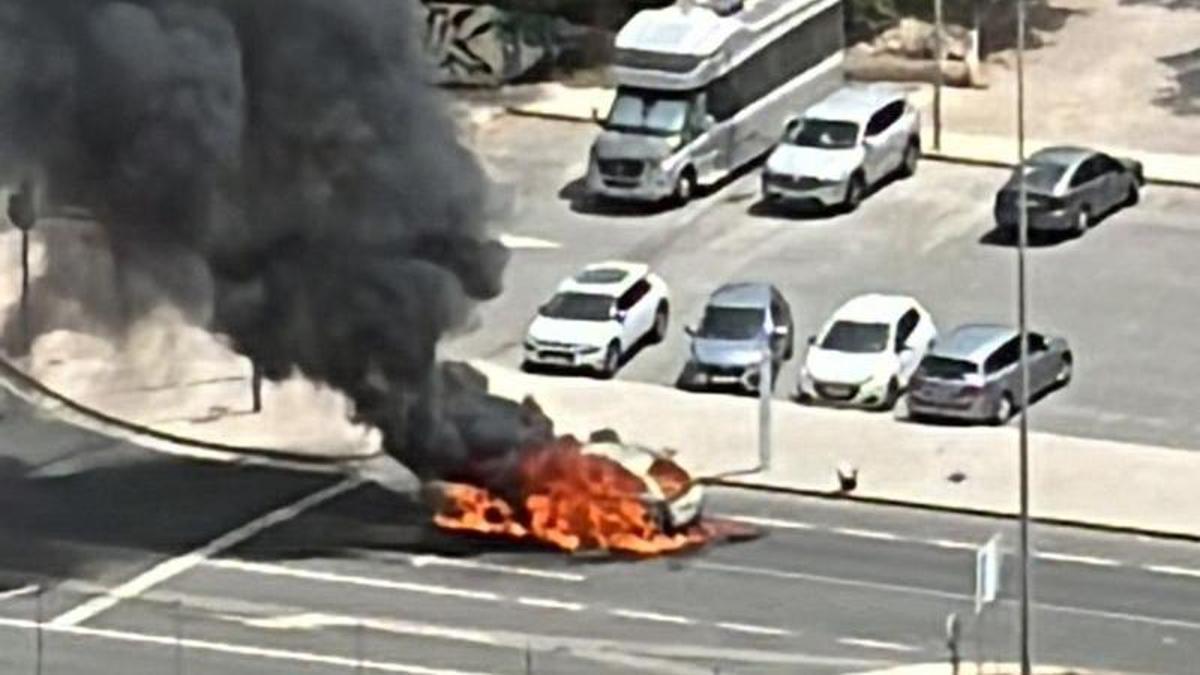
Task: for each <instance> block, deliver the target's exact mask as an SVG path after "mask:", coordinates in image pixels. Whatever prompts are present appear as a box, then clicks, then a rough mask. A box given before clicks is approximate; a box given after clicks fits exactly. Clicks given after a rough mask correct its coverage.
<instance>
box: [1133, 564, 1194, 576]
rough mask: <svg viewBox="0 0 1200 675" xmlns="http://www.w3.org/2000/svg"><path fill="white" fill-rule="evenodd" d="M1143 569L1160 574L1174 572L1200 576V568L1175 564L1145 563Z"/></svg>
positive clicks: (1178, 574)
mask: <svg viewBox="0 0 1200 675" xmlns="http://www.w3.org/2000/svg"><path fill="white" fill-rule="evenodd" d="M1142 569H1144V570H1147V571H1150V572H1157V573H1158V574H1174V575H1176V576H1182V577H1200V569H1194V568H1190V567H1175V566H1173V565H1145V566H1143V567H1142Z"/></svg>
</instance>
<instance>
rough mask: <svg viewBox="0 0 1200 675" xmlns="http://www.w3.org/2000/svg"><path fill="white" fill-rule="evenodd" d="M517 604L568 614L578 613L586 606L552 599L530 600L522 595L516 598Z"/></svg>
mask: <svg viewBox="0 0 1200 675" xmlns="http://www.w3.org/2000/svg"><path fill="white" fill-rule="evenodd" d="M517 602H518V603H520V604H522V605H527V606H529V607H541V608H543V609H565V610H567V611H568V612H579V611H582V610H583V609H584V608H585V607H586V605H583V604H580V603H578V602H563V601H562V600H555V599H554V598H531V597H528V596H524V595H523V596H521V597H519V598H517Z"/></svg>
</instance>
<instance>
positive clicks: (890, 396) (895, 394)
mask: <svg viewBox="0 0 1200 675" xmlns="http://www.w3.org/2000/svg"><path fill="white" fill-rule="evenodd" d="M899 398H900V382H899V380H897V379H896V378H894V377H893V378H892V379H890V380H888V386H887V392H886V393H884V395H883V401H882V402H880V404H879V410H880V412H887V411H889V410H892V409H894V408H895V407H896V401H897V400H898V399H899Z"/></svg>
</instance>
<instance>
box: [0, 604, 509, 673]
mask: <svg viewBox="0 0 1200 675" xmlns="http://www.w3.org/2000/svg"><path fill="white" fill-rule="evenodd" d="M0 627H5V628H17V629H24V630H36V629H37V628H38V624H37V623H36V622H34V621H27V620H24V619H3V618H0ZM42 628H43V629H44V630H47V631H50V632H56V633H63V634H66V635H74V636H77V637H89V638H95V639H99V640H113V641H117V642H131V643H136V644H145V645H156V646H160V647H166V648H168V649H177V648H183V649H194V650H197V651H207V652H214V653H218V654H230V655H234V656H243V657H247V658H256V659H267V660H272V661H287V662H292V663H312V664H320V665H324V666H336V667H339V668H345V669H347V670H352V669H361V670H363V671H373V672H379V673H404V674H405V675H489V674H488V673H485V672H481V671H469V670H452V669H448V668H429V667H426V666H418V665H412V664H406V663H397V662H394V661H368V660H364V661H359V660H357V659H354V658H350V657H345V656H336V655H333V654H321V653H318V652H302V651H294V650H290V649H277V648H273V647H258V646H254V645H247V644H239V643H234V642H212V641H209V640H195V639H191V638H183V639H179V638H177V637H176V636H173V635H152V634H146V633H132V632H128V631H120V630H107V629H100V628H87V627H84V626H72V625H61V624H60V625H55V624H53V623H47V624H43V625H42Z"/></svg>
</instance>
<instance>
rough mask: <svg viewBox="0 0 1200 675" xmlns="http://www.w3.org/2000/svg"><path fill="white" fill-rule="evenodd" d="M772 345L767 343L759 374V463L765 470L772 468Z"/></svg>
mask: <svg viewBox="0 0 1200 675" xmlns="http://www.w3.org/2000/svg"><path fill="white" fill-rule="evenodd" d="M772 365H773V364H772V363H771V346H770V342H768V343H767V346H766V348H765V349H764V351H763V360H762V364H761V366H760V368H759V376H758V463H759V466H761V467H762V470H763V471H766V470H767V469H769V468H771V393H772V389H773V387H772V386H771V385H772V383H773V381H772V379H771V378H772V375H773V373H772V372H771V367H772Z"/></svg>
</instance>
